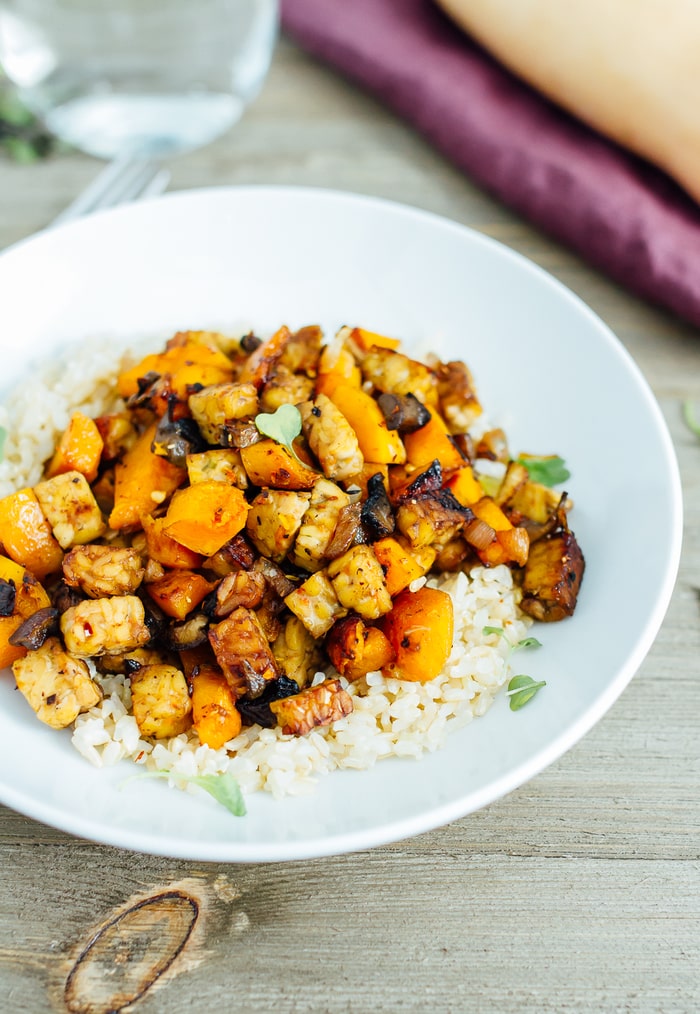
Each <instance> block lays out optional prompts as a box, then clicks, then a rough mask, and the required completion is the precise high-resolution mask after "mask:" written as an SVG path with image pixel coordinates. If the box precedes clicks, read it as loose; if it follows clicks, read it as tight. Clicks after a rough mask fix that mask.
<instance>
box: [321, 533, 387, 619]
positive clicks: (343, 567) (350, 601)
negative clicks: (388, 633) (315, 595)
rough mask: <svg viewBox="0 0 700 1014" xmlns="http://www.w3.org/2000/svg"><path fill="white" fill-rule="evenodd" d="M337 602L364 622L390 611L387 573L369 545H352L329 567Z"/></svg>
mask: <svg viewBox="0 0 700 1014" xmlns="http://www.w3.org/2000/svg"><path fill="white" fill-rule="evenodd" d="M328 576H329V578H330V579H331V581H332V582H333V589H334V591H335V593H336V595H337V596H338V601H339V602H340V604H341V605H342V606H344V607H345V608H346V609H352V610H353V611H354V612H356V613H358V614H359V615H360V616H361V617H362V618H363V619H365V620H376V619H378V618H379V617H380V616H383V615H384V613H388V612H389V610H390V609H391V597H390V595H389V592H388V591H387V587H386V580H385V577H384V571H383V570H382V568H381V565H380V563H379V561H378V560H377V557H376V556H375V555H374V553H373V552H372V550H371V548H370V547H369V546H353V548H352V549H350V550H348V552H347V553H344V554H343V556H341V557H339V558H338V559H337V560H334V561H333V562H332V563H331V564H330V565H329V567H328Z"/></svg>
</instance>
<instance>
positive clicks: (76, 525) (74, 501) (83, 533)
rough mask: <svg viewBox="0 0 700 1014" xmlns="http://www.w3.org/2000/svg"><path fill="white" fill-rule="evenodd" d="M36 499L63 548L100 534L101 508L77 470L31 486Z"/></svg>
mask: <svg viewBox="0 0 700 1014" xmlns="http://www.w3.org/2000/svg"><path fill="white" fill-rule="evenodd" d="M34 492H35V493H36V497H37V500H38V501H39V503H40V504H41V509H42V511H43V512H44V515H45V516H46V519H47V521H48V522H49V524H50V525H51V528H52V529H53V534H54V536H55V538H56V540H57V542H58V543H59V545H60V546H61V548H62V549H70V548H71V547H72V546H79V545H84V544H85V543H87V542H92V541H93V539H97V538H99V536H100V535H103V534H104V532H105V529H106V525H105V523H104V521H103V519H102V512H101V511H100V508H99V507H98V506H97V501H96V500H95V497H94V495H93V492H92V490H91V489H90V487H89V486H88V483H87V479H86V478H85V476H84V475H82V474H81V473H80V472H65V473H64V474H62V475H57V476H55V477H54V478H53V479H45V480H44V481H43V482H40V483H38V485H36V486H35V487H34Z"/></svg>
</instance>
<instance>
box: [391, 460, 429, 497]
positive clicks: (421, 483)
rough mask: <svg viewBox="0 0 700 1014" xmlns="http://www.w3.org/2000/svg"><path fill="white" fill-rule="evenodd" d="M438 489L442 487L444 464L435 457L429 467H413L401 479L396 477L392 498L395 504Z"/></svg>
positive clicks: (393, 483) (393, 482)
mask: <svg viewBox="0 0 700 1014" xmlns="http://www.w3.org/2000/svg"><path fill="white" fill-rule="evenodd" d="M411 467H412V468H413V466H411ZM438 489H442V465H441V464H440V462H439V461H438V460H437V458H435V460H434V461H431V462H430V464H429V465H428V467H427V468H425V467H421V468H413V471H411V472H409V473H408V475H403V476H402V477H401V479H400V481H399V480H397V477H394V478H393V480H392V493H391V498H392V500H393V502H394V503H395V504H401V503H404V502H405V501H408V500H413V499H414V497H420V496H425V494H426V493H435V492H436V491H437V490H438Z"/></svg>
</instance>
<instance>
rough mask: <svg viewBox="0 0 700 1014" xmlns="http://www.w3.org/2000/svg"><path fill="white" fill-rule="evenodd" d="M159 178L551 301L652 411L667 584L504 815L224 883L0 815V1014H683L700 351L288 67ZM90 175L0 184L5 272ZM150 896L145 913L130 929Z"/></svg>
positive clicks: (298, 67) (70, 165)
mask: <svg viewBox="0 0 700 1014" xmlns="http://www.w3.org/2000/svg"><path fill="white" fill-rule="evenodd" d="M172 170H173V181H172V187H173V188H187V187H194V186H200V185H205V184H216V183H250V182H262V183H301V184H306V185H311V186H325V187H334V188H339V189H343V190H352V191H357V192H361V193H366V194H375V195H379V196H383V197H388V198H392V199H396V200H400V201H403V202H406V203H408V204H413V205H416V206H418V207H421V208H427V209H429V210H431V211H435V212H438V213H440V214H444V215H447V216H449V217H450V218H453V219H456V220H457V221H460V222H464V223H467V224H468V225H470V226H472V227H473V228H476V229H478V230H481V231H483V232H485V233H487V234H488V235H490V236H494V237H496V238H497V239H499V240H501V241H502V242H504V243H506V244H508V245H509V246H511V247H513V248H514V249H516V250H518V251H520V252H521V253H523V254H525V255H526V256H528V257H530V258H532V259H533V260H534V261H536V262H537V263H538V264H540V265H542V266H543V267H544V268H546V269H547V270H548V271H550V272H552V273H553V274H554V275H556V276H557V277H558V278H559V279H561V280H562V281H563V282H564V283H565V284H566V285H568V286H569V287H570V288H571V289H573V290H574V291H575V292H576V293H578V294H579V295H580V296H581V297H583V299H584V300H585V301H586V302H587V303H589V304H590V305H591V306H592V307H593V309H594V310H595V311H596V312H597V313H598V314H599V315H600V316H601V317H602V318H603V320H604V321H606V322H607V323H608V324H609V325H610V326H611V327H612V328H613V330H614V331H615V332H616V333H617V334H618V336H619V337H620V339H621V340H622V341H623V342H624V344H625V345H626V346H627V348H628V349H629V351H630V352H631V353H632V355H633V356H634V358H635V359H636V361H637V362H638V363H639V365H640V367H641V369H642V370H643V372H644V374H645V375H646V377H647V379H648V380H649V382H650V383H651V385H652V387H653V389H654V391H655V393H656V396H657V397H658V399H659V401H660V404H661V407H662V409H663V412H664V414H665V416H666V419H667V421H668V425H669V427H670V430H671V433H672V435H673V439H674V442H675V446H676V449H677V453H678V456H679V460H680V467H681V472H682V476H683V486H684V495H685V519H686V521H685V523H686V529H685V542H684V550H683V559H682V563H681V569H680V575H679V579H678V583H677V586H676V589H675V592H674V595H673V599H672V602H671V606H670V609H669V611H668V615H667V617H666V620H665V622H664V625H663V627H662V629H661V632H660V634H659V636H658V638H657V640H656V643H655V644H654V646H653V648H652V650H651V652H650V654H649V656H648V658H647V659H646V661H645V662H644V664H643V666H642V668H641V670H640V672H639V673H638V675H637V676H636V677H635V679H634V681H633V682H632V684H631V685H630V686H629V688H628V689H627V690H626V691H625V693H623V695H622V697H621V698H620V699H619V701H618V702H617V703H616V704H615V706H614V707H613V708H612V709H611V711H610V712H609V713H608V714H607V715H606V716H605V718H604V719H603V720H602V721H601V722H600V723H599V724H598V725H597V726H596V727H595V728H594V729H593V731H592V732H590V733H589V734H588V735H587V736H586V737H585V738H584V739H583V741H582V742H580V743H579V744H578V745H577V746H575V747H574V748H573V749H572V750H571V751H570V752H569V753H567V754H566V755H565V756H564V757H563V758H562V759H561V760H560V761H558V762H557V763H556V764H553V765H552V766H551V767H550V768H549V769H548V770H546V771H545V772H544V773H542V774H541V775H539V776H538V777H537V778H535V779H534V780H533V781H531V782H530V783H529V784H527V785H525V786H523V787H522V788H520V789H519V790H517V791H516V792H513V793H512V794H511V795H509V796H508V797H507V798H505V799H502V800H500V801H499V802H496V803H494V804H492V805H491V806H489V807H487V808H486V809H484V810H481V811H479V812H478V813H475V814H473V815H472V816H469V817H466V818H464V819H463V820H460V821H457V822H456V823H454V824H452V825H450V826H449V827H445V828H442V829H440V830H437V831H433V832H432V833H429V834H424V835H422V836H420V837H418V838H415V839H413V840H410V841H404V842H400V843H398V844H395V845H389V846H386V847H384V848H379V849H376V850H374V851H370V852H364V853H360V854H356V855H348V856H342V857H339V858H331V859H320V860H315V861H313V862H303V863H300V862H295V863H290V864H279V865H277V864H276V865H260V866H256V865H244V866H228V865H225V864H221V865H218V864H202V863H191V862H183V861H174V860H169V859H160V858H155V857H152V856H144V855H137V854H132V853H127V852H123V851H119V850H117V849H113V848H108V847H103V846H100V845H95V844H92V843H89V842H86V841H80V840H77V839H75V838H72V837H71V836H69V835H67V834H64V833H62V832H60V831H56V830H53V829H51V828H48V827H44V826H42V825H40V824H37V823H35V822H34V821H32V820H29V819H27V818H26V817H23V816H20V815H19V814H16V813H13V812H11V811H9V810H2V809H0V857H1V861H2V866H1V868H0V869H1V872H0V1010H2V1011H7V1012H18V1011H29V1012H32V1014H33V1012H37V1011H44V1010H51V1011H63V1010H66V1009H69V1010H75V1011H86V1012H92V1014H95V1012H100V1011H108V1010H112V1009H118V1008H119V1007H120V1006H121V1005H123V1004H124V1003H126V1002H127V1001H128V1000H129V999H130V998H133V997H134V996H136V995H137V994H138V992H139V990H143V989H145V992H143V994H142V996H141V997H140V998H138V999H136V1000H135V1002H134V1003H133V1005H132V1007H130V1008H129V1009H131V1010H136V1011H138V1012H139V1014H154V1012H159V1011H165V1010H167V1011H169V1012H172V1014H176V1012H185V1011H193V1010H196V1011H210V1010H217V1009H218V1010H224V1011H229V1010H240V1011H256V1012H267V1011H273V1010H274V1011H275V1012H277V1014H286V1012H292V1011H294V1012H303V1011H331V1012H336V1011H338V1012H343V1011H373V1012H384V1011H414V1010H415V1011H417V1010H430V1011H455V1012H457V1011H468V1010H475V1011H476V1010H478V1011H480V1012H481V1011H488V1012H499V1014H507V1012H510V1011H543V1012H546V1011H663V1012H672V1011H673V1012H675V1011H683V1012H686V1011H687V1012H692V1011H696V1010H698V1009H700V986H699V981H700V947H699V946H698V945H699V944H700V792H699V791H698V785H699V783H700V761H699V754H700V750H699V746H698V744H699V741H700V736H699V735H698V728H699V718H698V716H700V623H699V622H698V621H699V619H700V617H699V610H700V598H699V592H700V442H699V441H698V440H697V439H696V438H695V437H694V436H693V435H692V434H691V433H690V432H689V431H688V430H687V429H686V428H685V426H684V424H683V422H682V418H681V411H680V406H681V403H682V401H683V399H685V398H687V397H692V398H694V399H695V400H696V402H697V407H698V409H699V410H700V335H698V334H697V333H696V332H695V331H694V329H692V328H690V327H688V326H686V325H684V324H683V323H681V322H679V321H677V320H675V319H672V318H671V317H670V316H667V315H665V314H663V313H661V312H658V311H656V310H654V309H652V308H650V307H649V306H647V305H645V304H644V303H642V302H640V301H639V300H637V299H635V298H633V297H632V296H630V295H628V294H627V293H626V292H624V291H622V290H621V289H619V288H618V287H617V286H616V285H614V284H612V283H611V282H609V281H608V280H607V279H606V278H604V277H602V276H601V275H599V274H598V273H596V271H594V270H592V269H591V268H589V267H588V266H587V265H585V264H583V263H582V262H581V261H580V260H579V259H578V258H577V257H575V256H573V255H572V254H571V253H569V252H568V251H566V250H564V249H562V248H561V247H560V246H558V245H557V244H556V243H554V242H552V241H551V240H550V239H548V238H547V237H546V236H544V235H542V234H540V233H539V232H538V231H537V230H536V229H534V228H531V227H530V226H529V225H528V224H526V223H525V222H523V221H521V220H520V219H519V218H517V217H516V216H515V215H514V214H512V213H511V212H510V211H508V210H507V209H505V208H503V207H501V206H500V205H498V204H497V203H495V202H494V201H493V200H491V199H490V198H489V197H488V196H487V195H485V194H484V193H483V192H481V191H480V190H479V189H477V188H476V187H475V186H474V185H472V184H471V183H470V182H469V181H468V180H466V179H464V178H463V177H462V176H461V175H460V173H458V172H457V171H456V170H455V169H454V168H452V166H450V165H449V164H447V163H446V162H445V161H444V160H443V159H442V158H441V157H440V156H439V155H437V154H436V153H435V152H434V151H432V150H431V149H430V148H429V147H428V146H427V145H426V144H425V143H424V142H423V141H422V140H421V139H420V138H419V137H417V136H416V135H415V134H414V133H413V132H412V131H411V130H409V129H408V128H406V127H405V126H404V125H403V124H402V123H401V122H399V121H398V120H396V119H394V118H393V117H392V116H391V115H390V114H389V113H387V112H386V111H385V110H384V109H382V108H381V107H380V106H378V105H377V104H376V103H375V102H373V101H372V100H371V99H369V98H368V97H366V96H364V95H362V94H360V93H359V92H357V91H356V90H355V89H353V88H352V87H350V86H349V85H347V84H346V83H345V82H344V81H342V80H340V79H338V78H337V77H335V76H334V75H333V74H332V73H331V72H330V71H328V70H326V69H325V68H323V67H321V66H319V65H318V64H316V63H314V62H313V61H311V60H310V59H308V58H307V57H306V56H304V55H303V54H302V53H300V52H299V51H298V50H296V49H295V48H294V47H292V46H291V45H290V44H288V43H284V44H283V45H282V46H281V47H280V50H279V53H278V59H277V61H276V64H275V66H274V68H273V71H272V73H271V75H270V77H269V80H268V83H267V85H266V87H265V89H264V91H263V94H262V95H261V97H260V98H259V100H258V102H257V103H256V104H255V106H254V108H253V109H252V110H251V111H250V112H249V113H248V114H247V116H246V117H245V118H244V120H243V122H242V123H241V124H240V125H239V126H238V127H237V128H236V129H235V130H234V131H233V132H232V133H231V134H230V135H229V136H228V137H226V138H224V139H222V140H220V141H219V142H218V143H216V144H215V145H212V146H211V147H210V148H208V149H206V150H204V151H200V152H195V153H193V154H191V155H189V156H187V157H183V158H181V159H180V160H178V161H176V162H174V163H173V164H172ZM95 171H96V164H95V163H94V162H93V161H92V160H90V159H88V158H86V157H82V156H79V155H70V156H62V157H60V158H56V159H55V160H52V161H49V162H47V163H41V164H37V165H34V166H30V167H27V168H25V167H17V166H14V165H10V164H8V163H7V162H4V161H3V162H0V202H1V203H0V208H1V215H0V247H4V246H6V245H8V244H9V243H12V242H13V241H15V240H18V239H20V238H21V237H23V236H25V235H28V234H29V233H31V232H33V231H35V230H37V229H39V228H41V227H42V226H43V225H44V224H45V223H46V222H47V221H49V220H50V219H51V218H52V217H53V216H54V215H55V214H56V213H57V212H58V211H59V210H60V209H61V208H62V207H63V206H64V205H66V204H67V203H68V202H69V200H70V199H71V198H72V197H73V196H74V195H75V194H76V193H77V192H78V191H79V190H80V189H81V188H82V187H83V186H85V185H86V184H87V183H88V181H89V180H90V179H91V178H92V176H93V175H94V173H95ZM698 269H699V270H700V265H699V266H698ZM630 508H631V509H633V505H630ZM649 537H650V538H653V533H651V532H650V533H649ZM640 548H641V549H642V551H643V547H640ZM153 896H162V897H160V898H159V900H158V902H157V904H156V906H155V907H154V906H153V905H151V906H149V905H143V904H141V905H140V906H139V905H138V904H137V903H138V902H139V901H143V900H147V899H149V898H151V897H153ZM135 904H136V905H137V907H136V908H134V909H133V912H132V914H131V915H130V916H129V917H128V919H126V920H123V921H122V922H121V923H120V924H119V926H118V927H116V929H115V930H114V931H113V932H112V934H111V936H110V938H109V939H106V938H105V942H104V945H103V946H102V950H101V951H100V953H99V954H97V952H96V951H93V954H92V958H93V960H92V962H91V965H90V967H88V965H87V964H86V963H85V962H82V963H79V964H78V965H77V966H76V964H75V962H76V959H77V958H78V957H79V955H80V954H81V951H82V950H83V949H84V948H85V946H86V945H87V943H88V942H89V941H90V939H91V937H92V935H93V934H94V932H95V930H96V929H97V928H99V927H100V926H104V925H105V924H106V923H109V921H110V920H113V919H114V918H115V917H116V916H118V915H119V914H120V913H121V912H123V911H124V910H126V909H129V908H130V907H131V906H134V905H135ZM149 912H150V913H151V914H153V913H154V912H156V913H157V914H158V918H157V919H153V918H148V917H147V915H148V913H149ZM190 930H192V932H191V933H190V935H189V937H188V939H187V943H186V944H185V946H184V947H183V948H182V951H181V953H179V954H178V955H177V957H176V958H175V960H174V961H173V963H172V965H171V966H170V968H169V969H168V970H167V971H166V972H165V973H164V974H163V975H162V976H161V977H160V979H159V981H158V983H157V984H156V985H155V986H153V987H151V988H146V987H148V983H149V981H150V979H152V977H153V975H152V973H148V971H147V967H148V966H149V965H150V963H151V959H154V960H155V959H159V960H160V958H161V957H162V960H163V962H166V961H168V960H170V957H171V956H172V954H175V952H176V951H177V949H178V947H179V945H180V942H181V940H182V939H184V937H185V936H187V934H188V933H189V932H190Z"/></svg>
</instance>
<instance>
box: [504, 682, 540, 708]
mask: <svg viewBox="0 0 700 1014" xmlns="http://www.w3.org/2000/svg"><path fill="white" fill-rule="evenodd" d="M546 686H547V684H546V682H545V681H544V680H540V681H539V682H537V681H536V680H533V679H532V677H531V676H524V675H521V676H514V677H513V679H512V680H511V681H510V683H509V684H508V690H507V692H506V696H507V697H510V710H511V711H520V709H521V708H524V707H525V705H526V704H527V702H528V701H531V700H532V698H533V697H534V696H535V694H536V693H537V691H538V690H541V689H542V687H546Z"/></svg>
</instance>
